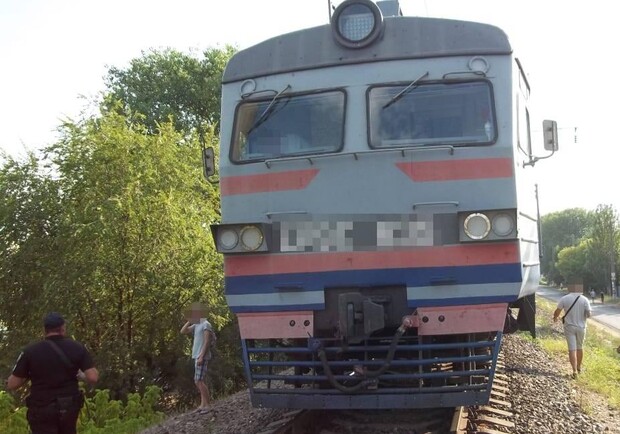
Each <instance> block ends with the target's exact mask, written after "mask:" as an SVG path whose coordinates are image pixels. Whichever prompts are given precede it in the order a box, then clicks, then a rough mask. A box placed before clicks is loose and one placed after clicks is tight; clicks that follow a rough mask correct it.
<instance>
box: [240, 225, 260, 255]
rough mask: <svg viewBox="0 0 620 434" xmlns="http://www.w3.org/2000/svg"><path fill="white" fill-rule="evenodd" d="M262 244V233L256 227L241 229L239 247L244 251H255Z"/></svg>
mask: <svg viewBox="0 0 620 434" xmlns="http://www.w3.org/2000/svg"><path fill="white" fill-rule="evenodd" d="M262 244H263V233H262V232H261V230H260V229H259V228H258V227H256V226H246V227H244V228H243V229H241V246H242V247H243V248H244V249H245V250H256V249H258V248H259V247H260V246H261V245H262Z"/></svg>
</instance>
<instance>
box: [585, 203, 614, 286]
mask: <svg viewBox="0 0 620 434" xmlns="http://www.w3.org/2000/svg"><path fill="white" fill-rule="evenodd" d="M619 236H620V228H619V225H618V213H617V212H616V210H615V209H614V207H613V206H611V205H599V206H598V207H597V208H596V211H595V212H594V215H593V222H592V245H591V249H592V256H593V258H594V261H593V264H592V270H593V272H594V273H595V274H596V275H597V277H598V279H599V280H600V281H601V282H604V284H601V286H602V287H604V288H607V289H608V292H609V290H610V289H611V274H612V273H616V270H618V245H619V244H618V238H619Z"/></svg>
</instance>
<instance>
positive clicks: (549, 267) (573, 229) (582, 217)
mask: <svg viewBox="0 0 620 434" xmlns="http://www.w3.org/2000/svg"><path fill="white" fill-rule="evenodd" d="M591 220H592V217H591V214H590V213H589V212H588V211H586V210H584V209H581V208H571V209H566V210H564V211H559V212H555V213H551V214H547V215H545V216H543V217H542V219H541V221H542V223H541V224H542V230H541V232H542V241H541V249H542V251H541V253H542V255H543V258H542V262H541V272H542V274H544V275H545V276H546V277H547V279H548V280H549V281H550V282H556V283H562V282H564V278H563V276H562V275H561V274H560V272H559V271H558V270H557V268H556V262H557V260H558V253H559V252H560V250H562V249H563V248H565V247H569V246H575V245H577V244H578V243H579V242H580V241H581V240H582V238H584V237H585V236H586V235H587V233H588V229H589V227H590V224H591Z"/></svg>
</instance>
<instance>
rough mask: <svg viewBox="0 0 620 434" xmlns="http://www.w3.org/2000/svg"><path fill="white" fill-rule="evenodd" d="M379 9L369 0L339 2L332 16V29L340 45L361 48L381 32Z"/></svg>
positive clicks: (381, 21)
mask: <svg viewBox="0 0 620 434" xmlns="http://www.w3.org/2000/svg"><path fill="white" fill-rule="evenodd" d="M382 25H383V16H382V15H381V10H380V9H379V8H378V7H377V5H376V4H375V3H373V2H372V1H370V0H350V1H345V2H344V3H341V4H340V6H338V8H336V11H335V12H334V15H333V17H332V31H333V33H334V37H335V38H336V40H337V41H338V43H340V44H341V45H344V46H345V47H347V48H361V47H365V46H367V45H369V44H370V43H372V42H373V41H374V40H375V39H376V38H377V37H378V36H379V34H380V33H381V28H382Z"/></svg>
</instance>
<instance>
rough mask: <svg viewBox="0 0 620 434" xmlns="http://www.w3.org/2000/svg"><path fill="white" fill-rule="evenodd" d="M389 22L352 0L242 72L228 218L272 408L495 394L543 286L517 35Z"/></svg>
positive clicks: (437, 403) (226, 176) (231, 285)
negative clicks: (535, 267) (507, 326)
mask: <svg viewBox="0 0 620 434" xmlns="http://www.w3.org/2000/svg"><path fill="white" fill-rule="evenodd" d="M385 3H388V4H387V5H384V7H386V6H390V4H389V3H390V2H385ZM389 14H390V12H388V11H386V10H383V11H381V9H380V8H378V7H377V6H376V5H375V4H374V3H372V2H370V1H365V0H354V1H351V0H349V1H346V2H344V3H343V4H341V5H340V6H339V7H338V9H337V10H336V12H335V13H334V15H333V17H332V24H331V25H326V26H321V27H316V28H312V29H307V30H302V31H299V32H295V33H292V34H287V35H283V36H280V37H277V38H274V39H271V40H268V41H265V42H263V43H261V44H258V45H256V46H254V47H251V48H248V49H247V50H243V51H241V52H239V53H237V54H236V55H235V56H234V57H233V58H232V59H231V61H230V63H229V65H228V67H227V69H226V72H225V75H224V80H223V82H224V85H223V97H222V123H221V154H220V179H221V195H222V222H221V224H218V225H214V226H213V228H212V230H213V234H214V239H215V241H216V244H217V248H218V251H220V252H222V253H223V254H224V255H225V291H226V297H227V301H228V304H229V305H230V307H231V309H232V311H233V312H234V313H235V314H236V315H237V317H238V321H239V328H240V333H241V342H242V349H243V360H244V364H245V368H246V376H247V381H248V384H249V389H250V393H251V400H252V403H253V404H254V405H255V406H264V407H282V408H358V409H360V408H415V407H443V406H457V405H473V404H481V403H486V402H488V399H489V396H490V387H491V384H492V382H493V376H494V372H495V366H496V362H497V356H498V352H499V347H500V342H501V337H502V330H503V327H504V322H505V318H506V313H507V308H508V306H509V304H511V303H514V302H516V301H517V300H518V299H519V297H521V296H522V295H523V292H522V291H523V289H524V288H525V287H526V286H527V285H528V283H527V282H526V280H527V279H528V277H529V278H530V279H531V280H532V281H534V280H536V279H537V276H536V273H530V271H529V269H528V266H527V264H526V263H525V262H526V260H527V257H526V255H529V256H531V257H532V258H535V259H536V260H537V254H538V252H537V244H536V239H534V238H533V239H532V240H531V241H532V242H531V244H532V245H531V247H532V248H530V249H529V250H528V249H524V248H522V245H523V240H521V239H520V237H519V231H520V226H519V225H523V227H526V226H527V227H528V228H530V229H531V227H532V225H531V224H530V223H531V222H530V220H532V218H531V215H530V214H528V213H525V212H520V211H518V209H517V207H518V201H519V194H520V193H519V192H520V188H518V186H517V183H518V178H519V176H520V175H519V170H520V167H519V166H520V162H519V161H517V160H518V159H517V155H518V152H519V151H518V149H516V146H515V143H514V142H515V139H514V137H515V134H516V128H513V123H514V119H515V118H516V114H515V111H514V105H515V101H514V93H513V92H514V74H515V72H514V59H513V57H512V50H511V48H510V45H509V44H508V40H507V38H506V36H505V34H504V33H503V32H502V31H501V30H499V29H497V28H495V27H493V26H489V25H483V24H477V23H468V22H460V21H451V20H440V19H429V18H412V17H403V16H399V14H398V13H397V14H396V16H388V15H389ZM534 220H535V219H534ZM528 222H529V223H528ZM533 227H534V228H535V225H534V226H533ZM530 229H528V231H530ZM534 232H535V231H534ZM532 236H533V237H535V234H534V235H532ZM533 260H534V259H532V261H533ZM530 284H531V282H530Z"/></svg>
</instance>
